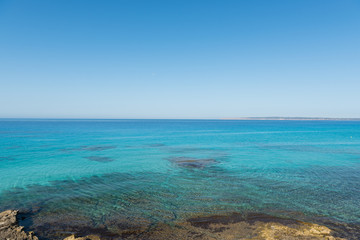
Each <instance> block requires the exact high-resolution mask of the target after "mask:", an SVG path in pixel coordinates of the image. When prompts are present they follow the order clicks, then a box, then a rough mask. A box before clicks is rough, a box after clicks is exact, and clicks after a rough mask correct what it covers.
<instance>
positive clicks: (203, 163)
mask: <svg viewBox="0 0 360 240" xmlns="http://www.w3.org/2000/svg"><path fill="white" fill-rule="evenodd" d="M168 160H169V161H170V162H172V163H174V164H175V165H177V166H179V167H185V168H200V169H202V168H205V167H208V166H211V165H213V164H216V163H217V161H216V160H215V159H212V158H190V157H172V158H168Z"/></svg>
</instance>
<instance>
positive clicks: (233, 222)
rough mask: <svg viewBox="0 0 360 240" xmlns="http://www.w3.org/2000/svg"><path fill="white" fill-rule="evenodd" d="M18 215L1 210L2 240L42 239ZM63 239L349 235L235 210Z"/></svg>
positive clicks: (271, 239)
mask: <svg viewBox="0 0 360 240" xmlns="http://www.w3.org/2000/svg"><path fill="white" fill-rule="evenodd" d="M17 215H18V211H16V210H7V211H4V212H1V213H0V239H1V240H39V238H38V237H36V236H35V234H34V233H33V232H25V231H24V229H23V227H21V226H19V225H18V221H17ZM123 230H124V229H123ZM125 232H126V231H125ZM123 233H124V232H123ZM70 234H71V233H69V235H70ZM39 236H40V235H39ZM40 239H41V238H40ZM61 239H64V240H100V239H102V240H103V239H144V240H145V239H146V240H162V239H179V240H191V239H198V240H220V239H221V240H231V239H247V240H261V239H263V240H276V239H288V240H291V239H304V240H305V239H306V240H317V239H324V240H343V239H346V238H342V237H339V236H336V234H335V232H334V231H333V230H331V229H330V228H328V227H326V226H322V225H318V224H314V223H307V222H301V221H297V220H292V219H284V218H277V217H273V216H269V215H263V214H251V215H247V216H245V217H244V215H242V214H238V213H232V214H228V215H213V216H199V217H194V218H189V219H187V220H186V221H184V222H179V223H174V224H172V225H169V224H157V225H155V226H149V227H148V228H147V229H146V230H143V231H140V232H139V231H135V232H126V234H119V235H117V236H116V235H113V236H102V235H101V234H96V233H91V234H90V235H87V236H75V235H70V236H68V237H65V238H61Z"/></svg>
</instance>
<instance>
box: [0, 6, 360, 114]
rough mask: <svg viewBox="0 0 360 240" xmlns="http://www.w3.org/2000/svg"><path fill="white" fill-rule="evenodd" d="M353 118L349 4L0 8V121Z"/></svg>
mask: <svg viewBox="0 0 360 240" xmlns="http://www.w3.org/2000/svg"><path fill="white" fill-rule="evenodd" d="M243 116H304V117H310V116H320V117H360V1H359V0H291V1H290V0H284V1H281V0H262V1H260V0H235V1H231V0H227V1H223V0H218V1H212V0H203V1H200V0H199V1H196V0H191V1H190V0H166V1H165V0H164V1H157V0H152V1H150V0H144V1H138V0H118V1H100V0H98V1H89V0H87V1H85V0H83V1H80V0H78V1H70V0H61V1H60V0H58V1H55V0H51V1H50V0H44V1H37V0H32V1H28V0H26V1H25V0H24V1H21V0H17V1H14V0H9V1H4V0H0V117H65V118H68V117H70V118H71V117H76V118H228V117H243Z"/></svg>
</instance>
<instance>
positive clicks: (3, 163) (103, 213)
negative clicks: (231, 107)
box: [0, 120, 360, 231]
mask: <svg viewBox="0 0 360 240" xmlns="http://www.w3.org/2000/svg"><path fill="white" fill-rule="evenodd" d="M0 176H1V182H0V210H5V209H8V208H16V209H21V210H22V211H23V212H24V213H29V214H30V215H31V217H30V218H27V220H26V221H25V225H27V226H28V228H30V229H35V230H38V231H41V229H42V228H44V226H45V225H49V224H50V225H51V223H56V224H59V223H60V222H62V223H63V225H64V226H63V229H66V226H65V225H67V226H70V225H72V226H74V225H76V224H78V225H79V226H80V225H82V226H91V227H93V228H103V227H104V226H106V227H107V228H109V226H112V227H113V228H116V227H118V228H131V226H132V225H134V224H135V223H136V224H137V225H144V226H149V225H151V224H153V223H158V222H167V223H171V222H176V221H181V220H182V219H187V218H190V217H193V216H196V215H202V214H207V215H209V214H220V213H229V212H261V213H266V214H271V215H275V216H280V217H283V216H287V217H294V218H296V219H299V220H312V221H335V222H341V223H345V224H356V225H358V224H360V208H359V205H360V187H359V183H360V122H356V121H222V120H0ZM114 223H116V224H114ZM59 228H61V227H59ZM109 231H111V227H110V230H109ZM114 231H115V230H114Z"/></svg>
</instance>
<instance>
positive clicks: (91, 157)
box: [85, 156, 114, 163]
mask: <svg viewBox="0 0 360 240" xmlns="http://www.w3.org/2000/svg"><path fill="white" fill-rule="evenodd" d="M85 158H86V159H88V160H90V161H95V162H103V163H105V162H113V161H114V159H112V158H109V157H99V156H89V157H85Z"/></svg>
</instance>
